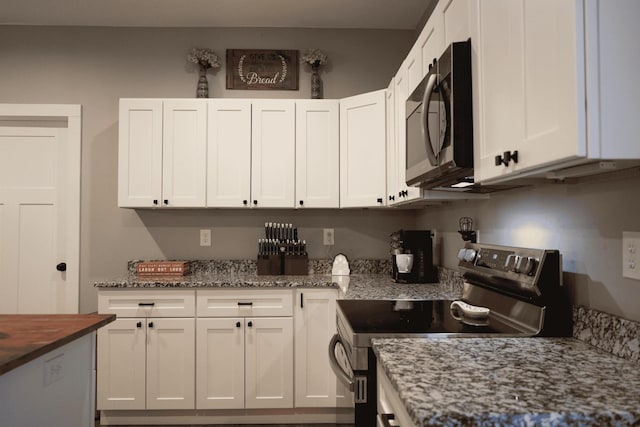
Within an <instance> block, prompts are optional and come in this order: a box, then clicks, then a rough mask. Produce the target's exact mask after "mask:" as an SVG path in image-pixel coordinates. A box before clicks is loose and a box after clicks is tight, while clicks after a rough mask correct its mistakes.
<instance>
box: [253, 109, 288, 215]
mask: <svg viewBox="0 0 640 427" xmlns="http://www.w3.org/2000/svg"><path fill="white" fill-rule="evenodd" d="M252 108H253V111H252V116H253V117H252V123H251V141H252V144H251V162H252V164H251V204H252V205H253V206H255V207H262V208H293V207H294V197H295V193H294V191H295V138H296V135H295V102H294V101H292V100H276V99H269V100H255V101H253V102H252Z"/></svg>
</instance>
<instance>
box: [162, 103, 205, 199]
mask: <svg viewBox="0 0 640 427" xmlns="http://www.w3.org/2000/svg"><path fill="white" fill-rule="evenodd" d="M163 113H164V114H163V115H164V121H163V144H162V205H163V206H168V207H204V206H205V201H206V184H207V104H206V101H205V100H193V99H189V100H180V99H171V100H165V101H164V105H163Z"/></svg>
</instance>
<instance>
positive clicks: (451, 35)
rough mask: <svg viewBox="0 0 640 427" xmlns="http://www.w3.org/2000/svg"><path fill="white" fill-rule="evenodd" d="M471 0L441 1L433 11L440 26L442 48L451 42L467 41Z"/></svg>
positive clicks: (469, 35) (469, 29) (469, 34)
mask: <svg viewBox="0 0 640 427" xmlns="http://www.w3.org/2000/svg"><path fill="white" fill-rule="evenodd" d="M470 9H471V0H443V1H440V2H439V4H438V6H436V9H435V11H434V15H435V14H437V16H438V18H437V19H438V20H439V22H440V23H441V25H442V28H443V30H442V32H441V34H442V36H441V37H444V43H443V48H444V46H449V45H450V44H451V43H453V42H460V41H465V40H468V39H469V37H471V28H470V26H469V17H470Z"/></svg>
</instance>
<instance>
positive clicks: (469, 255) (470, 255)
mask: <svg viewBox="0 0 640 427" xmlns="http://www.w3.org/2000/svg"><path fill="white" fill-rule="evenodd" d="M475 259H476V250H475V249H467V250H466V251H464V260H465V261H467V262H473V260H475Z"/></svg>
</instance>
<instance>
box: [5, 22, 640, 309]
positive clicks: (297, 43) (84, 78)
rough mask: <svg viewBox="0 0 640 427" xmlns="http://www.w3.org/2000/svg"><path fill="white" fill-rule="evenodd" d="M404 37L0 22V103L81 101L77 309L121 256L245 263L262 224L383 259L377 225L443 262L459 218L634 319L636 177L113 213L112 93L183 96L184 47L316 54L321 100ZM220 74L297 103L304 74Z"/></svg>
mask: <svg viewBox="0 0 640 427" xmlns="http://www.w3.org/2000/svg"><path fill="white" fill-rule="evenodd" d="M413 38H414V34H412V33H411V32H403V31H346V30H291V29H132V28H126V29H122V28H83V27H79V28H48V27H0V58H1V59H0V102H3V103H12V102H15V103H76V104H82V106H83V147H82V148H83V156H82V168H83V173H82V217H81V221H82V224H81V226H82V240H81V248H82V265H81V294H80V297H81V306H80V309H81V311H82V312H89V311H93V310H95V309H96V307H97V304H96V293H95V290H94V289H93V282H94V281H96V280H103V279H111V278H114V277H117V276H120V275H123V274H124V272H125V268H126V262H127V260H129V259H134V258H142V259H151V258H200V259H206V258H225V259H233V258H236V259H237V258H252V257H254V255H255V241H256V239H257V238H258V237H260V236H261V234H262V233H261V230H262V227H263V225H264V222H265V221H276V222H292V223H294V224H296V225H298V226H299V227H300V233H301V237H302V238H305V239H306V240H307V242H309V244H310V254H311V256H312V257H323V256H330V255H333V254H335V253H338V252H344V253H346V254H347V255H348V256H349V257H356V258H386V257H387V256H388V255H387V253H388V252H387V251H388V235H389V233H390V232H391V231H393V230H395V229H398V228H402V227H404V228H411V227H423V228H434V229H437V230H438V232H439V236H440V237H441V239H440V245H439V247H440V254H439V259H440V260H441V263H442V264H444V265H446V266H449V267H453V266H455V265H456V261H455V254H456V251H457V249H458V248H459V247H460V245H461V244H462V241H461V240H460V237H459V235H458V233H457V232H456V230H457V228H458V223H457V221H458V218H459V217H460V216H471V217H473V218H474V220H475V221H476V224H477V226H478V227H479V229H480V239H481V241H484V242H491V243H497V244H506V245H520V246H522V245H524V246H538V247H553V248H558V249H560V250H561V251H562V252H563V254H564V266H565V270H566V271H567V273H566V274H565V281H566V283H567V284H568V285H569V286H570V288H571V291H572V293H573V295H574V300H575V301H576V302H578V303H580V304H585V305H588V306H591V307H594V308H596V309H600V310H603V311H606V312H609V313H613V314H618V315H622V316H624V317H627V318H630V319H635V320H640V305H639V304H638V301H639V297H640V282H637V281H633V280H628V279H623V278H622V275H621V263H622V258H621V257H622V253H621V252H622V249H621V246H622V244H621V235H622V231H623V230H625V231H634V230H635V231H637V230H639V229H640V226H638V225H637V218H638V215H637V212H638V211H640V201H639V200H638V197H637V195H638V191H637V188H639V187H640V178H631V179H621V180H616V181H609V182H591V183H585V184H576V185H550V186H545V187H541V188H529V189H519V190H513V191H509V192H506V193H495V194H494V195H493V196H492V197H491V199H490V200H488V201H481V202H458V203H455V204H452V205H444V206H436V207H426V208H424V209H423V210H420V211H402V210H392V211H382V210H344V211H334V210H315V211H304V212H298V211H287V210H274V211H268V210H260V211H241V210H184V211H170V212H159V211H145V210H137V211H136V210H129V209H119V208H117V206H116V205H117V200H116V199H117V197H116V194H117V128H118V123H117V113H118V98H121V97H192V96H193V94H194V92H195V86H196V81H197V75H196V73H195V71H193V70H190V69H189V68H188V64H187V62H186V60H185V57H186V54H187V53H188V51H189V49H190V48H191V47H192V46H195V45H199V46H203V47H210V48H213V49H214V50H216V51H217V52H218V53H219V55H221V56H224V52H225V49H227V48H284V49H299V50H304V49H306V48H307V47H319V48H322V49H324V50H325V52H326V53H327V54H328V55H329V57H330V60H331V63H332V64H331V66H330V67H328V68H327V70H326V71H325V72H324V73H323V81H324V86H325V97H327V98H341V97H346V96H350V95H354V94H358V93H362V92H367V91H371V90H376V89H380V88H384V87H386V86H387V84H388V82H389V80H390V79H391V77H392V76H393V75H394V74H395V71H396V70H397V68H398V66H399V64H400V63H401V61H402V59H403V58H404V57H405V55H406V53H407V52H408V50H409V47H410V45H411V43H412V41H413ZM224 76H225V73H224V71H223V70H220V71H219V72H218V73H217V74H215V75H213V76H210V77H209V83H210V96H212V97H281V98H308V97H309V73H308V71H306V70H305V69H304V68H303V69H302V70H301V73H300V90H299V91H293V92H292V91H282V92H276V91H269V92H247V91H226V90H225V89H224ZM416 212H417V213H416ZM324 227H333V228H335V230H336V245H335V247H334V248H332V249H331V250H330V251H329V252H327V251H326V250H325V248H324V246H322V244H321V236H322V234H321V230H322V228H324ZM200 228H211V229H212V239H213V242H214V245H213V246H212V247H211V248H201V247H199V245H198V230H199V229H200Z"/></svg>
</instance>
